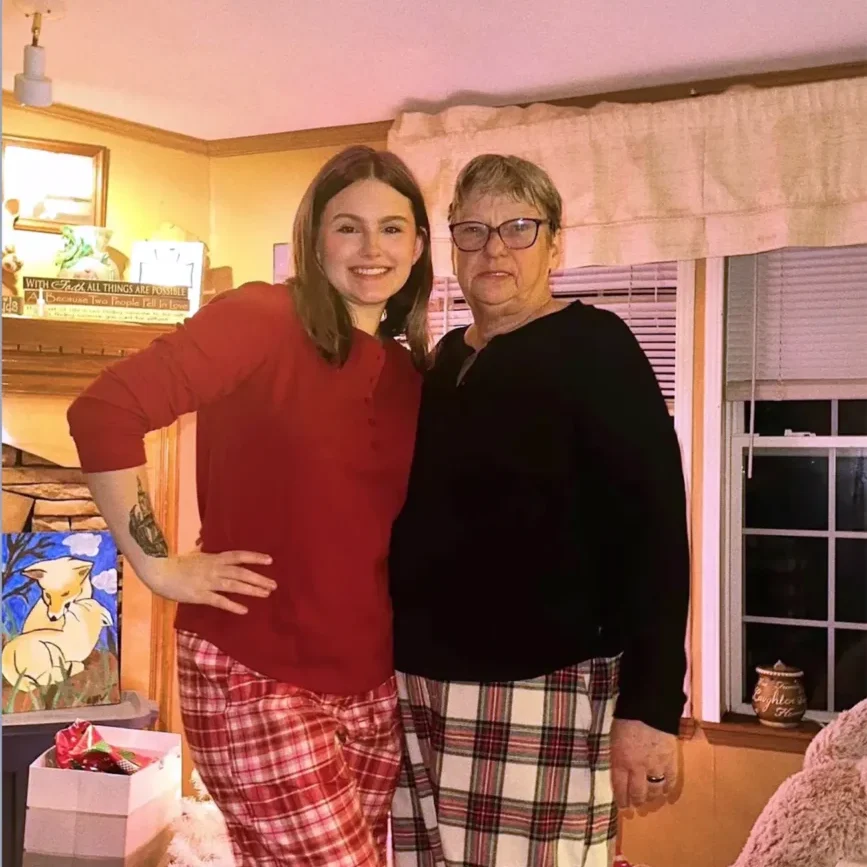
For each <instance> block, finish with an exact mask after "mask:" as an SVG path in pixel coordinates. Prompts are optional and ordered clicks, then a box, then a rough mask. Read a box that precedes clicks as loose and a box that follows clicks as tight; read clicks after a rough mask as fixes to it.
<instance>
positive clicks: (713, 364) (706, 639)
mask: <svg viewBox="0 0 867 867" xmlns="http://www.w3.org/2000/svg"><path fill="white" fill-rule="evenodd" d="M724 326H725V259H724V258H722V257H714V258H712V259H707V260H706V263H705V297H704V322H703V335H702V336H703V342H704V385H703V398H704V401H703V412H702V425H703V426H702V474H701V478H702V485H701V504H700V513H701V567H700V568H701V585H700V589H699V594H698V595H699V600H698V609H699V624H698V625H699V629H700V630H701V639H700V647H701V693H700V705H699V708H698V716H699V718H700V719H702V720H703V721H705V722H711V723H718V722H721V721H722V715H723V713H724V711H725V707H724V697H723V691H722V690H723V684H724V683H726V682H727V678H728V668H727V666H726V664H725V663H726V658H727V653H725V652H724V651H725V649H724V647H723V636H724V634H725V630H723V628H722V626H723V624H722V619H723V611H726V610H728V598H727V594H728V583H729V582H727V581H726V582H723V580H722V576H723V575H724V574H726V572H724V559H723V539H724V538H728V537H727V536H726V535H724V534H725V533H727V531H728V527H725V526H723V519H724V516H725V510H724V509H723V483H722V480H723V473H724V472H725V469H726V461H725V458H724V449H723V435H724V430H723V375H724V367H723V365H724V359H725V340H724Z"/></svg>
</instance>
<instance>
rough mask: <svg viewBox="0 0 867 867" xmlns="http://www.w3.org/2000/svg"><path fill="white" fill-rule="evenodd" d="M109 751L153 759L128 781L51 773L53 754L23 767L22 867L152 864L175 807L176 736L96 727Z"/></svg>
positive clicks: (168, 833) (160, 854)
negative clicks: (26, 781)
mask: <svg viewBox="0 0 867 867" xmlns="http://www.w3.org/2000/svg"><path fill="white" fill-rule="evenodd" d="M96 728H97V730H98V731H99V733H100V734H101V735H102V736H103V738H105V740H106V741H107V742H108V743H109V744H111V745H112V746H115V747H121V748H125V749H129V750H133V751H135V752H137V753H140V754H142V755H145V756H148V757H153V758H155V761H153V762H151V763H150V764H149V765H147V766H146V767H144V768H142V769H141V770H139V771H136V772H135V773H134V774H130V775H122V774H106V773H99V772H94V771H73V770H63V769H61V768H57V767H53V765H54V747H52V748H51V749H49V750H46V752H44V753H43V754H42V755H41V756H39V757H38V758H37V759H36V760H35V761H34V762H33V764H32V765H31V766H30V780H29V784H28V787H27V815H26V818H25V825H24V852H25V860H24V864H25V865H27V867H67V865H69V867H73V865H74V867H79V865H80V867H85V865H90V864H93V865H97V864H99V865H101V867H115V865H117V867H121V865H124V867H133V865H136V864H141V865H155V864H158V863H159V862H160V861H161V860H162V858H163V856H164V855H165V851H166V849H167V847H168V844H169V842H170V840H171V831H170V826H171V824H172V822H174V820H175V819H176V818H177V816H178V814H179V813H180V806H181V737H180V735H176V734H169V733H166V732H151V731H144V730H137V729H125V728H114V727H112V726H100V725H97V726H96Z"/></svg>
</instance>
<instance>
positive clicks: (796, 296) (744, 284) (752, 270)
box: [726, 245, 867, 400]
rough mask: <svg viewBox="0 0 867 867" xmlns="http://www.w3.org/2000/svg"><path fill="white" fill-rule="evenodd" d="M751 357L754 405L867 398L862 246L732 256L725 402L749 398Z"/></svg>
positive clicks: (866, 265) (866, 286) (866, 263)
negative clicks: (755, 400)
mask: <svg viewBox="0 0 867 867" xmlns="http://www.w3.org/2000/svg"><path fill="white" fill-rule="evenodd" d="M754 310H755V313H756V315H755V317H754V315H753V312H754ZM754 354H755V380H756V389H755V396H756V398H757V399H758V400H809V399H823V400H828V399H832V398H840V399H844V400H845V399H847V398H861V397H865V396H867V245H859V246H853V247H836V248H787V249H783V250H775V251H772V252H769V253H759V254H756V255H752V256H733V257H730V258H729V260H728V268H727V301H726V397H727V399H729V400H749V399H750V397H751V393H752V377H753V361H754V357H753V356H754Z"/></svg>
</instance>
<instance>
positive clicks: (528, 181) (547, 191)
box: [449, 154, 563, 235]
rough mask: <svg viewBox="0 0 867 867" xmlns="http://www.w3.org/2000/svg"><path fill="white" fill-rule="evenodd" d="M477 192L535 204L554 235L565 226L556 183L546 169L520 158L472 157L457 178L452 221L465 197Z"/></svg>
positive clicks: (451, 213) (561, 203) (451, 205)
mask: <svg viewBox="0 0 867 867" xmlns="http://www.w3.org/2000/svg"><path fill="white" fill-rule="evenodd" d="M476 195H495V196H497V195H499V196H508V197H509V198H512V199H515V200H516V201H518V202H526V203H527V204H530V205H534V206H535V207H537V208H538V209H539V211H541V213H542V214H544V216H545V219H546V220H547V221H548V228H549V229H550V230H551V234H552V235H553V234H556V233H557V232H559V231H560V227H561V226H562V225H563V200H562V199H561V198H560V193H558V192H557V188H556V187H555V186H554V182H553V181H552V180H551V178H550V176H549V175H548V173H547V172H546V171H545V170H544V169H542V168H540V167H539V166H537V165H536V164H535V163H531V162H530V161H529V160H525V159H522V158H521V157H515V156H503V155H502V154H480V155H479V156H477V157H473V159H471V160H470V161H469V162H468V163H467V164H466V165H465V166H464V167H463V168H462V169H461V172H460V174H459V175H458V179H457V181H455V192H454V196H453V197H452V203H451V204H450V205H449V222H450V223H451V222H452V221H453V219H454V216H455V214H457V212H458V211H459V210H460V209H461V207H462V206H463V205H464V203H465V202H466V200H467V199H468V198H470V197H471V196H476Z"/></svg>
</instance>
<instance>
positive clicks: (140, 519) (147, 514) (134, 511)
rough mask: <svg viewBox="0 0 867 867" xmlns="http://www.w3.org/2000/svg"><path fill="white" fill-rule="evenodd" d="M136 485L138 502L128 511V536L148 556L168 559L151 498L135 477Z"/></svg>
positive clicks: (166, 546) (165, 544) (139, 480)
mask: <svg viewBox="0 0 867 867" xmlns="http://www.w3.org/2000/svg"><path fill="white" fill-rule="evenodd" d="M136 485H137V486H138V502H137V503H136V504H135V505H134V506H133V507H132V508H131V509H130V510H129V534H130V536H132V537H133V539H135V541H136V542H137V543H138V546H139V548H141V549H142V551H144V552H145V554H147V555H148V556H150V557H168V556H169V546H168V543H167V542H166V537H165V536H163V531H162V530H161V529H160V528H159V525H158V524H157V519H156V517H155V516H154V509H153V506H152V505H151V498H150V497H149V496H148V492H147V491H146V490H145V489H144V487H143V485H142V483H141V479H140V478H138V477H136Z"/></svg>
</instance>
